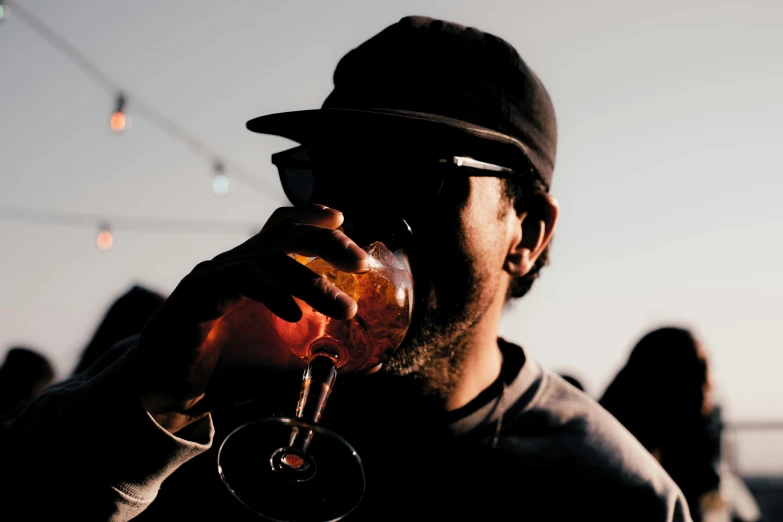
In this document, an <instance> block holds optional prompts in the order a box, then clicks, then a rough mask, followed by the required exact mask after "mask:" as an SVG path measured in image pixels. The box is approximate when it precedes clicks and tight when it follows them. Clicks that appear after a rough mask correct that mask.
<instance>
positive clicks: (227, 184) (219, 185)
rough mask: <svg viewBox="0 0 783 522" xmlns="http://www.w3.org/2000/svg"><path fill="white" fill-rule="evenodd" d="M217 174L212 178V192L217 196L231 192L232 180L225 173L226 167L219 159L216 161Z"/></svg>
mask: <svg viewBox="0 0 783 522" xmlns="http://www.w3.org/2000/svg"><path fill="white" fill-rule="evenodd" d="M214 169H215V175H214V177H213V178H212V192H214V193H215V195H217V196H225V195H226V194H228V193H229V192H231V180H230V179H228V176H226V174H225V170H226V169H225V167H224V166H223V163H222V162H220V161H219V160H218V161H216V162H215V167H214Z"/></svg>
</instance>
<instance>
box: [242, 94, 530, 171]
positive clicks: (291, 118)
mask: <svg viewBox="0 0 783 522" xmlns="http://www.w3.org/2000/svg"><path fill="white" fill-rule="evenodd" d="M246 125H247V128H248V129H249V130H251V131H253V132H258V133H260V134H270V135H274V136H282V137H284V138H288V139H290V140H293V141H295V142H297V143H300V144H303V145H307V144H309V143H317V142H323V141H335V140H349V141H358V142H362V141H364V142H367V141H371V142H376V143H377V142H382V143H384V144H388V145H393V146H394V145H397V146H428V145H430V144H436V143H445V144H448V145H449V146H450V147H454V148H455V149H456V150H455V152H458V153H460V154H474V155H485V157H481V158H477V159H482V160H483V161H498V162H500V161H503V162H504V163H505V165H504V166H508V167H510V168H516V167H517V166H521V165H533V166H534V167H535V165H534V164H533V162H532V160H531V158H530V155H529V152H528V150H527V147H526V146H525V145H524V144H523V143H522V142H521V141H519V140H517V139H515V138H513V137H511V136H508V135H506V134H502V133H500V132H497V131H494V130H492V129H488V128H486V127H482V126H479V125H475V124H472V123H469V122H465V121H463V120H458V119H454V118H447V117H444V116H438V115H434V114H427V113H420V112H412V111H402V110H393V109H331V108H330V109H313V110H305V111H293V112H282V113H277V114H268V115H266V116H260V117H258V118H254V119H252V120H250V121H248V122H247V124H246Z"/></svg>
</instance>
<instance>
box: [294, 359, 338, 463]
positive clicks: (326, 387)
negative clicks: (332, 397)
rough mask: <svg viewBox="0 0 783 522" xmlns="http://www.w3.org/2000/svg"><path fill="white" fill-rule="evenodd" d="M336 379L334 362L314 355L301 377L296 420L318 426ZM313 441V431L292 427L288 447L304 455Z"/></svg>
mask: <svg viewBox="0 0 783 522" xmlns="http://www.w3.org/2000/svg"><path fill="white" fill-rule="evenodd" d="M336 378H337V368H336V367H335V365H334V361H333V360H332V358H331V357H329V356H327V355H316V356H315V357H313V359H312V360H311V361H310V364H308V365H307V368H306V369H305V372H304V376H303V377H302V389H301V391H300V392H299V403H298V404H297V405H296V420H297V421H300V422H303V423H306V424H318V422H319V421H320V420H321V414H322V413H323V410H324V406H325V405H326V400H327V399H328V398H329V394H330V393H331V392H332V387H333V386H334V381H335V379H336ZM312 439H313V430H308V429H305V428H299V427H294V428H293V429H292V430H291V438H290V439H289V443H288V446H289V447H290V448H293V449H295V450H299V451H301V452H302V453H306V452H307V449H308V448H309V447H310V442H311V441H312Z"/></svg>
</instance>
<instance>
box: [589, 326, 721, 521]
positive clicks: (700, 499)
mask: <svg viewBox="0 0 783 522" xmlns="http://www.w3.org/2000/svg"><path fill="white" fill-rule="evenodd" d="M711 389H712V383H711V379H710V373H709V369H708V364H707V355H706V352H705V351H704V348H703V347H702V345H701V344H700V343H699V341H698V340H697V339H696V338H695V337H694V336H693V334H692V333H691V332H690V331H688V330H686V329H683V328H675V327H665V328H660V329H657V330H654V331H651V332H649V333H648V334H646V335H645V336H644V337H642V338H641V340H640V341H639V342H638V343H637V344H636V346H635V347H634V348H633V350H632V352H631V355H630V357H629V358H628V361H627V363H626V364H625V366H624V367H623V368H622V369H621V370H620V372H619V373H618V374H617V375H616V377H615V378H614V380H613V381H612V382H611V384H610V385H609V386H608V388H607V389H606V391H605V392H604V395H603V397H602V398H601V399H600V401H599V402H600V403H601V405H602V406H603V407H604V408H606V409H607V410H609V412H610V413H612V414H613V415H614V416H615V417H616V418H617V419H618V420H619V421H620V422H621V423H622V424H624V425H625V427H626V428H628V430H629V431H630V432H631V433H632V434H633V435H635V436H636V438H638V439H639V441H640V442H641V443H642V444H643V445H644V447H645V448H647V449H648V450H649V451H650V452H651V453H652V454H653V455H654V456H655V457H656V458H657V459H658V460H659V461H660V463H661V464H662V465H663V467H664V469H665V470H666V471H667V472H668V473H669V475H670V476H671V477H672V478H673V479H674V481H675V482H677V484H678V485H679V486H680V488H681V489H682V491H683V493H684V494H685V497H686V499H687V501H688V505H689V507H690V509H691V516H692V517H693V519H694V521H696V522H698V521H701V520H705V514H706V513H707V512H709V511H715V510H717V509H725V506H723V504H724V502H723V500H722V499H721V497H720V494H719V485H720V479H719V474H718V461H719V459H720V422H719V419H716V418H715V415H716V414H717V412H718V410H717V409H715V408H714V407H713V403H712V397H711Z"/></svg>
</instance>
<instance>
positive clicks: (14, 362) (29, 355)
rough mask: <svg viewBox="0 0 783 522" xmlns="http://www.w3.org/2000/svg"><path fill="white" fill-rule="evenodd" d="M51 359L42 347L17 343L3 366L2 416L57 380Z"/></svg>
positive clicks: (0, 370) (0, 386) (0, 372)
mask: <svg viewBox="0 0 783 522" xmlns="http://www.w3.org/2000/svg"><path fill="white" fill-rule="evenodd" d="M54 376H55V375H54V369H53V368H52V365H51V363H50V362H49V359H48V358H47V357H46V356H44V355H43V354H42V353H40V352H39V351H37V350H35V349H33V348H27V347H25V346H14V347H13V348H11V349H10V350H8V353H7V354H6V356H5V361H4V362H3V365H2V366H0V416H2V415H4V414H6V413H9V412H11V411H13V410H14V409H15V408H16V407H18V406H20V405H23V404H25V403H26V402H27V401H29V400H31V399H34V398H35V397H36V396H37V395H38V394H39V393H41V392H42V391H43V390H44V389H45V388H47V387H48V386H49V385H50V384H51V383H52V381H53V380H54Z"/></svg>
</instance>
